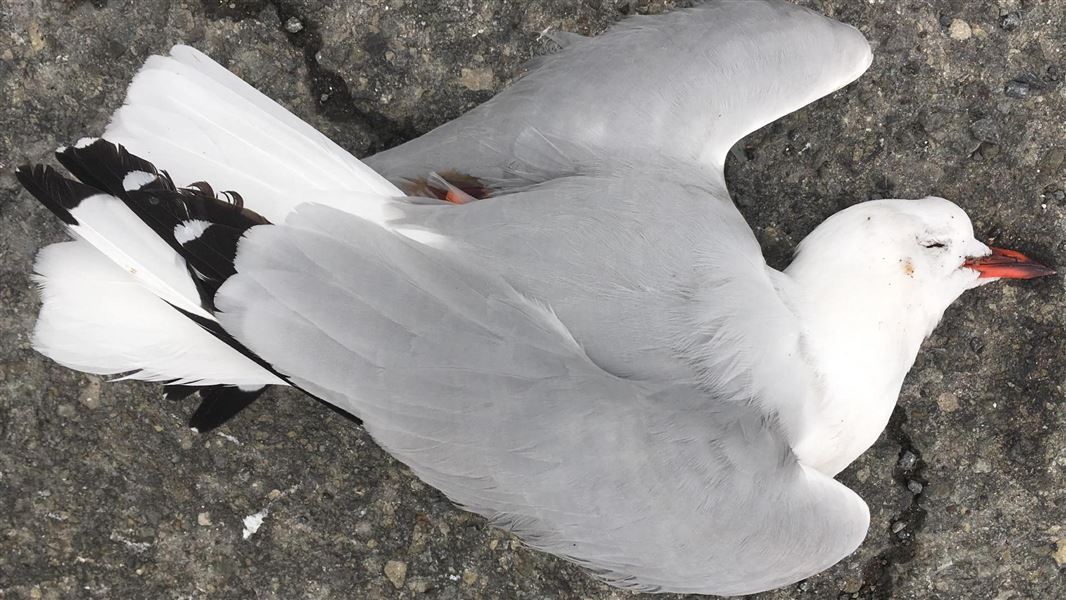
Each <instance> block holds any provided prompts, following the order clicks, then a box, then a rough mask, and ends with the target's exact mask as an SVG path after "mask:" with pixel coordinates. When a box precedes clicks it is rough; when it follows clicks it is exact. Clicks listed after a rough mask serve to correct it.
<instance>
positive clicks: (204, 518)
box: [196, 512, 211, 527]
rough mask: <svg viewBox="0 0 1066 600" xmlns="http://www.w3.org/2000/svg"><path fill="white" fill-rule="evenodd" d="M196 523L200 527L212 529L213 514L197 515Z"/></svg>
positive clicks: (203, 513)
mask: <svg viewBox="0 0 1066 600" xmlns="http://www.w3.org/2000/svg"><path fill="white" fill-rule="evenodd" d="M196 523H197V524H198V525H200V527H210V526H211V513H209V512H202V513H200V514H198V515H196Z"/></svg>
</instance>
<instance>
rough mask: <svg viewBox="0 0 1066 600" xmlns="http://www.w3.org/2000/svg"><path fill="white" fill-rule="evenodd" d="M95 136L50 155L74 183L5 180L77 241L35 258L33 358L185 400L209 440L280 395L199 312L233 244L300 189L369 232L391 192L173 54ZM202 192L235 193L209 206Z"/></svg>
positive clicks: (208, 71)
mask: <svg viewBox="0 0 1066 600" xmlns="http://www.w3.org/2000/svg"><path fill="white" fill-rule="evenodd" d="M104 138H105V139H106V140H108V141H105V140H100V139H92V138H85V139H82V140H80V141H79V142H78V143H76V144H74V145H73V146H71V147H68V148H61V149H60V150H59V151H58V152H57V158H58V160H59V162H60V163H61V164H62V165H63V166H64V167H66V169H67V170H68V171H69V172H70V173H72V174H73V175H74V176H75V177H77V179H78V180H80V182H79V181H73V180H70V179H67V178H65V177H63V176H61V175H60V174H59V173H57V172H56V171H55V170H54V169H52V168H50V167H45V166H35V167H32V168H24V169H19V170H17V171H16V173H17V176H18V178H19V181H21V182H22V184H23V186H25V187H26V189H27V190H29V191H30V192H31V193H32V194H33V195H34V196H35V197H36V198H37V199H38V200H40V201H41V203H42V204H44V205H45V206H46V207H48V208H49V209H50V210H51V211H52V212H53V213H55V214H56V216H58V217H59V218H60V219H62V220H63V222H64V223H66V224H67V225H68V228H69V230H70V232H71V233H72V234H73V235H74V236H75V237H76V238H77V240H76V241H73V242H68V243H63V244H55V245H52V246H49V247H47V248H45V249H44V250H42V251H41V253H40V255H39V257H38V261H37V263H36V267H35V268H36V273H37V275H36V277H37V281H38V283H39V284H40V286H41V289H42V297H43V300H44V302H43V306H42V309H41V313H40V317H39V319H38V323H37V327H36V330H35V332H34V340H33V344H34V347H35V348H36V349H37V350H39V351H40V352H41V353H43V354H45V355H46V356H49V357H51V358H52V359H54V360H56V361H57V362H59V363H61V364H64V365H66V366H69V367H71V368H74V369H77V370H81V371H85V372H89V373H96V374H102V375H124V377H123V378H133V379H142V380H148V381H158V382H161V383H163V384H164V385H165V394H166V396H167V397H174V398H179V397H188V396H189V395H191V394H192V393H194V392H198V393H199V395H200V397H201V399H202V405H201V407H200V408H199V409H198V410H197V412H196V415H194V418H193V424H194V425H195V426H197V427H198V428H199V429H201V430H205V429H207V428H211V427H215V426H217V425H219V424H221V423H222V422H224V421H226V420H227V419H229V418H230V417H232V416H233V414H235V413H236V412H237V411H239V410H241V409H242V408H243V407H244V406H247V404H249V403H250V402H252V401H254V400H255V398H256V397H257V396H258V395H259V393H260V392H261V391H262V389H263V387H264V386H266V385H288V383H287V381H286V380H285V377H284V376H282V375H280V374H279V373H277V372H276V371H275V370H274V369H273V368H272V367H271V365H269V364H266V363H265V362H264V361H262V359H260V358H259V357H257V356H255V355H254V354H253V353H251V352H250V351H249V350H248V349H247V348H245V347H244V346H243V345H241V344H240V342H238V341H237V340H235V339H233V338H232V337H231V336H230V335H229V334H228V333H226V332H225V331H224V330H223V329H222V327H221V326H220V325H219V324H218V321H217V320H216V319H215V315H214V314H213V313H214V309H215V307H214V305H213V299H214V295H215V292H216V291H217V290H218V287H219V286H220V285H221V284H222V282H223V281H225V280H226V278H228V277H229V276H231V275H232V274H233V272H234V268H233V261H234V258H235V255H236V252H237V246H238V243H239V242H240V240H241V238H242V235H243V234H244V233H245V232H246V231H247V230H248V229H249V228H250V227H254V226H256V225H262V224H267V223H269V222H270V220H274V221H281V220H284V219H285V218H286V216H287V215H288V214H289V213H290V212H291V211H292V210H293V209H294V208H295V207H296V206H297V205H298V204H300V203H302V202H304V201H305V199H306V198H307V192H308V191H309V190H315V191H316V192H315V198H316V201H317V202H319V203H322V204H327V205H330V206H334V207H336V208H339V209H341V210H346V211H348V212H352V213H354V214H358V215H360V216H363V217H364V218H368V219H370V220H371V221H374V222H378V223H382V224H384V223H386V222H387V221H389V219H391V218H392V217H393V216H394V212H395V211H394V210H393V209H392V208H391V207H390V206H391V199H392V198H395V197H397V196H402V195H403V193H402V192H401V191H400V190H398V189H397V188H395V187H394V186H393V185H392V184H390V183H389V182H388V181H387V180H385V179H384V178H383V177H381V176H379V175H378V174H377V173H375V172H374V171H373V170H371V169H370V168H369V167H367V166H366V165H364V164H363V163H361V162H360V161H359V160H357V159H356V158H355V157H353V156H351V155H350V154H348V153H347V152H345V151H344V150H342V149H341V148H340V147H338V146H337V145H336V144H334V143H333V142H332V141H330V140H329V139H328V138H326V137H325V136H324V135H322V134H321V133H319V132H317V131H315V130H314V128H312V127H311V126H309V125H308V124H306V123H304V122H303V121H301V120H300V119H298V118H297V117H295V116H294V115H292V114H290V113H288V112H287V111H286V110H285V109H284V108H282V107H281V106H279V105H277V104H276V103H274V102H273V101H271V100H270V99H268V98H266V97H265V96H263V95H262V94H260V93H259V92H257V91H256V90H255V89H254V88H252V87H251V86H249V85H248V84H246V83H245V82H243V81H241V80H240V79H239V78H238V77H236V76H235V75H233V74H231V73H230V72H228V71H227V70H225V69H224V68H222V67H221V66H219V65H217V64H216V63H214V62H213V61H211V60H210V59H209V58H207V57H206V56H204V55H203V54H201V53H199V52H197V51H196V50H193V49H192V48H188V47H184V46H175V47H174V48H173V49H172V50H171V53H170V56H167V57H152V58H151V59H149V60H148V61H147V63H146V64H145V66H144V68H143V69H142V70H141V72H140V73H139V74H138V75H137V76H136V78H135V79H134V81H133V83H132V84H131V85H130V88H129V91H128V93H127V98H126V104H125V106H123V107H122V108H121V109H120V110H119V111H118V112H117V113H116V114H115V115H114V117H113V118H112V121H111V123H110V124H109V126H108V127H107V130H106V132H105V133H104ZM112 142H121V143H122V144H124V145H126V146H128V147H129V148H130V150H131V152H128V151H127V150H126V149H125V148H124V147H123V146H122V145H119V144H117V143H112ZM153 163H154V164H153ZM156 165H160V166H165V167H166V168H167V171H163V170H160V169H157V168H156ZM204 180H207V181H211V182H212V184H214V185H216V186H219V187H220V188H221V189H238V190H240V191H241V194H243V195H244V196H243V197H242V196H241V195H238V194H236V193H224V194H223V195H224V196H225V198H224V199H223V198H219V197H216V195H215V193H214V190H213V189H212V187H211V186H209V185H207V184H206V183H202V181H204ZM245 197H247V198H249V199H250V200H251V201H252V204H251V206H250V207H245V206H244V201H243V198H245Z"/></svg>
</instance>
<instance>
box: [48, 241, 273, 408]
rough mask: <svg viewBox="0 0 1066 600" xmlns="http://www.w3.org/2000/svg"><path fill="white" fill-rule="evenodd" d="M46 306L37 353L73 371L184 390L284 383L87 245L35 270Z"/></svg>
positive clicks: (58, 247)
mask: <svg viewBox="0 0 1066 600" xmlns="http://www.w3.org/2000/svg"><path fill="white" fill-rule="evenodd" d="M34 270H35V272H36V276H35V279H36V281H37V283H38V285H39V286H40V288H41V296H42V299H43V303H42V306H41V312H40V314H39V315H38V318H37V326H36V328H35V329H34V333H33V347H34V349H36V350H37V351H38V352H40V353H41V354H44V355H45V356H47V357H49V358H51V359H52V360H54V361H56V362H58V363H59V364H61V365H64V366H66V367H69V368H72V369H76V370H78V371H83V372H86V373H95V374H97V375H125V376H126V378H129V379H140V380H144V381H159V382H163V383H168V384H180V385H195V386H204V385H220V384H226V385H240V386H251V387H255V386H262V385H285V382H284V381H283V380H282V379H281V378H279V377H278V376H277V375H275V374H274V373H271V372H270V371H268V370H267V369H265V368H263V367H262V366H260V365H259V364H257V363H256V362H255V361H253V360H252V359H250V358H248V357H247V356H245V355H243V354H241V353H240V352H238V351H235V350H234V349H233V348H232V347H231V346H230V345H228V344H226V343H225V342H224V341H222V340H220V339H218V338H217V337H215V336H214V335H212V334H211V333H209V332H208V331H207V330H205V329H204V328H203V327H201V326H199V325H198V324H197V323H196V322H195V321H193V320H191V319H188V318H186V317H185V316H183V315H182V314H181V313H180V312H178V311H176V310H174V308H173V306H171V305H170V304H168V303H167V302H166V301H164V300H162V299H160V298H159V297H158V296H157V295H155V294H154V293H152V291H150V290H149V289H148V288H146V287H145V286H144V285H142V284H141V283H140V281H138V280H137V279H136V277H135V276H133V275H131V274H130V273H129V272H127V271H125V270H123V269H122V268H120V267H119V266H117V265H116V264H115V263H114V262H113V261H112V260H110V259H109V257H107V256H105V255H104V254H103V253H101V252H100V251H98V250H97V249H96V248H94V247H93V246H92V245H90V244H89V243H88V242H86V241H84V240H75V241H71V242H62V243H58V244H52V245H51V246H47V247H46V248H44V249H43V250H41V252H40V254H39V255H38V257H37V262H36V264H35V266H34Z"/></svg>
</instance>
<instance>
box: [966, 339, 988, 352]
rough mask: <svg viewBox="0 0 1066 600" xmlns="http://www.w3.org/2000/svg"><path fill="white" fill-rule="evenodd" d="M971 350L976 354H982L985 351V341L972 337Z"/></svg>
mask: <svg viewBox="0 0 1066 600" xmlns="http://www.w3.org/2000/svg"><path fill="white" fill-rule="evenodd" d="M970 350H973V353H974V354H981V353H982V352H984V351H985V343H984V342H983V341H982V340H981V339H980V338H970Z"/></svg>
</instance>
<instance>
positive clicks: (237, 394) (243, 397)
mask: <svg viewBox="0 0 1066 600" xmlns="http://www.w3.org/2000/svg"><path fill="white" fill-rule="evenodd" d="M265 389H266V388H259V389H257V390H253V391H244V390H241V389H240V388H238V387H233V386H228V385H214V386H210V387H205V388H201V389H200V398H201V401H200V406H199V407H198V408H197V409H196V412H194V413H193V415H192V417H191V418H190V419H189V427H192V428H193V429H196V430H197V431H199V432H200V433H206V432H208V431H211V430H212V429H215V428H217V427H219V426H221V425H223V424H224V423H226V422H227V421H229V420H230V419H232V418H233V417H234V416H236V415H237V413H239V412H241V411H242V410H244V409H245V408H247V407H248V405H250V404H251V403H252V402H255V401H256V399H258V398H259V396H260V395H261V394H262V393H263V390H265Z"/></svg>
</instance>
